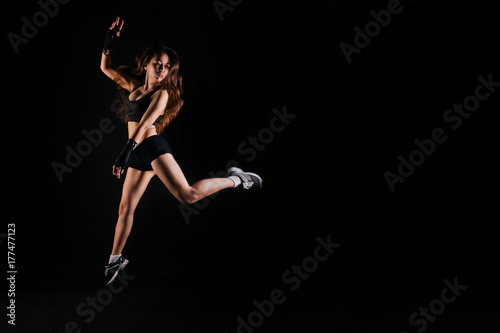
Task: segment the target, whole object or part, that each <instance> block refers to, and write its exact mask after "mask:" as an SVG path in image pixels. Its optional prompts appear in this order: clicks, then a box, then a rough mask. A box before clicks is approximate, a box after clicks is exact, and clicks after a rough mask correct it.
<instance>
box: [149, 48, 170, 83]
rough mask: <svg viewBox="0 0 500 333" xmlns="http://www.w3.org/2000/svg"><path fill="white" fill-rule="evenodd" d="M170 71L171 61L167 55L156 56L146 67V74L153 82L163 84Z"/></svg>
mask: <svg viewBox="0 0 500 333" xmlns="http://www.w3.org/2000/svg"><path fill="white" fill-rule="evenodd" d="M169 69H170V59H169V58H168V55H167V54H166V53H161V54H156V55H154V56H153V58H152V59H151V60H150V61H149V63H148V65H147V66H146V73H147V75H148V76H149V79H150V80H151V81H153V82H161V80H163V79H164V78H165V76H167V73H168V71H169Z"/></svg>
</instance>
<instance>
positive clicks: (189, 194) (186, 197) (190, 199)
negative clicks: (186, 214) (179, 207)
mask: <svg viewBox="0 0 500 333" xmlns="http://www.w3.org/2000/svg"><path fill="white" fill-rule="evenodd" d="M177 199H178V200H179V201H180V202H181V203H183V204H184V205H191V204H193V203H195V202H196V201H198V200H200V198H199V196H198V195H197V193H196V191H195V190H194V189H193V188H192V187H190V188H187V189H185V190H183V191H181V192H180V193H179V195H178V196H177Z"/></svg>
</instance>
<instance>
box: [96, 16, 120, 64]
mask: <svg viewBox="0 0 500 333" xmlns="http://www.w3.org/2000/svg"><path fill="white" fill-rule="evenodd" d="M123 23H125V21H124V20H120V17H119V16H117V17H116V20H115V21H114V22H113V23H112V24H111V26H110V27H109V30H108V31H106V35H105V36H104V46H103V48H102V52H103V53H104V54H105V55H108V54H110V53H111V49H112V48H113V45H114V44H115V41H116V40H117V39H118V38H119V37H120V33H121V31H122V28H123Z"/></svg>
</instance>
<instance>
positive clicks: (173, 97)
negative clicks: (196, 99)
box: [116, 46, 184, 134]
mask: <svg viewBox="0 0 500 333" xmlns="http://www.w3.org/2000/svg"><path fill="white" fill-rule="evenodd" d="M161 53H166V54H167V56H168V58H169V60H170V69H169V70H168V74H167V75H166V76H165V78H164V79H163V80H162V81H161V82H160V87H161V89H165V90H166V91H167V93H168V102H167V106H166V108H165V111H164V112H163V117H161V118H160V121H158V123H157V124H156V131H157V132H158V133H159V134H160V133H162V132H163V129H164V128H165V126H167V125H168V124H169V123H170V122H171V121H172V119H174V118H175V117H176V116H177V114H178V113H179V110H180V109H181V107H182V105H183V104H184V99H183V98H182V76H181V74H180V73H179V57H178V56H177V53H176V52H175V51H174V50H172V49H171V48H169V47H165V46H153V47H147V48H145V49H143V50H142V51H141V52H140V53H139V54H138V55H137V56H136V57H135V61H134V63H133V64H132V65H123V66H120V67H118V68H117V69H116V70H117V72H118V73H120V74H121V75H127V76H129V77H133V78H135V79H137V80H139V81H141V82H144V81H145V79H146V70H145V69H144V67H146V66H147V65H148V63H149V62H150V61H151V59H153V57H154V56H155V55H158V54H161ZM117 86H118V85H117ZM118 91H119V94H120V98H119V100H120V110H119V111H118V112H117V113H116V116H117V117H118V118H120V119H123V118H124V121H125V122H127V120H128V119H127V118H128V117H126V116H125V117H123V116H124V115H125V107H124V99H125V98H128V95H129V94H130V92H129V91H127V90H125V89H123V88H121V87H120V86H118Z"/></svg>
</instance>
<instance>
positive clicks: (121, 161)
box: [114, 139, 137, 169]
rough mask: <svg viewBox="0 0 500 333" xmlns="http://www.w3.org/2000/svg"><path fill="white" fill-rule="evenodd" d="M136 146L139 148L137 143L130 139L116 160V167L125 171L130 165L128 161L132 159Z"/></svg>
mask: <svg viewBox="0 0 500 333" xmlns="http://www.w3.org/2000/svg"><path fill="white" fill-rule="evenodd" d="M135 146H137V142H135V141H134V140H132V139H128V140H127V143H125V146H124V147H123V149H122V151H121V153H120V154H119V155H118V157H117V158H116V160H115V164H114V166H115V167H117V168H122V169H125V168H126V166H127V163H128V159H129V158H130V154H131V153H132V150H134V148H135Z"/></svg>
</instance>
